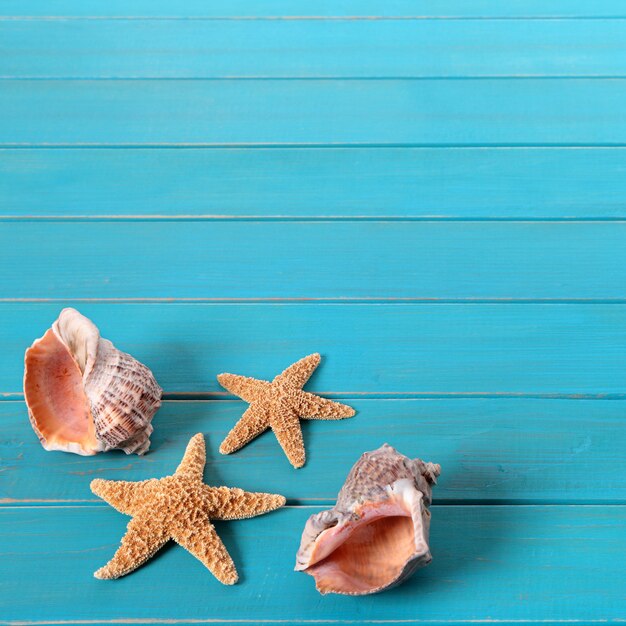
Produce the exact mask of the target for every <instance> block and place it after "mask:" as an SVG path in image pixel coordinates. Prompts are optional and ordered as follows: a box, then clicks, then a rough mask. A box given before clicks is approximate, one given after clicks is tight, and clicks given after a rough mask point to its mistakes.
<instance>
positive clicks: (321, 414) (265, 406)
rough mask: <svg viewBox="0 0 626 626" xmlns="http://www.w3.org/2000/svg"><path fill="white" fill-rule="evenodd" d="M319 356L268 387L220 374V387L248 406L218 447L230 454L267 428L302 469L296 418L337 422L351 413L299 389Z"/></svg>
mask: <svg viewBox="0 0 626 626" xmlns="http://www.w3.org/2000/svg"><path fill="white" fill-rule="evenodd" d="M320 360H321V357H320V355H319V354H317V353H316V354H310V355H309V356H307V357H304V358H303V359H300V360H299V361H297V362H296V363H294V364H293V365H290V366H289V367H288V368H287V369H286V370H285V371H284V372H283V373H282V374H279V375H278V376H276V378H274V380H273V381H272V382H271V383H270V382H267V381H266V380H257V379H256V378H248V377H246V376H237V375H235V374H220V375H219V376H218V377H217V380H218V381H219V382H220V385H222V387H225V388H226V389H228V391H230V392H232V393H234V394H235V395H237V396H239V397H240V398H242V399H244V400H245V401H246V402H249V403H250V406H249V407H248V409H247V410H246V412H245V413H244V414H243V415H242V417H241V419H240V420H239V421H238V422H237V423H236V424H235V426H234V427H233V429H232V430H231V431H230V433H228V436H227V437H226V439H224V441H223V442H222V445H221V446H220V452H221V453H222V454H230V453H231V452H235V451H236V450H239V448H242V447H243V446H245V445H246V444H247V443H248V442H250V441H252V439H254V438H255V437H257V436H258V435H260V434H261V433H262V432H264V431H265V430H267V429H268V428H271V429H272V430H273V431H274V434H275V435H276V439H278V443H280V445H281V447H282V449H283V450H284V451H285V454H286V455H287V458H288V459H289V461H290V463H291V464H292V465H293V466H294V467H302V466H303V465H304V461H305V458H306V455H305V452H304V441H303V439H302V429H301V428H300V418H301V417H302V418H305V419H324V420H338V419H342V418H344V417H352V416H353V415H354V409H353V408H352V407H349V406H347V405H345V404H340V403H339V402H333V401H332V400H327V399H326V398H321V397H320V396H316V395H315V394H312V393H308V392H307V391H303V389H302V387H304V384H305V383H306V381H307V380H309V378H310V377H311V374H312V373H313V372H314V371H315V368H316V367H317V366H318V365H319V363H320Z"/></svg>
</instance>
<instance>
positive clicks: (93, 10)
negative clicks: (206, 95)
mask: <svg viewBox="0 0 626 626" xmlns="http://www.w3.org/2000/svg"><path fill="white" fill-rule="evenodd" d="M0 15H3V16H7V17H16V16H22V17H26V18H31V17H34V16H40V17H41V16H43V17H46V16H51V17H63V18H65V17H110V16H113V17H131V18H135V17H179V18H189V17H204V18H231V17H232V18H248V19H256V18H261V19H263V18H268V17H276V18H280V17H289V16H291V17H309V18H316V17H334V16H338V17H365V18H372V17H378V18H380V17H391V18H393V17H403V18H406V17H415V18H429V19H439V18H448V19H449V18H499V17H506V18H524V17H568V18H579V17H596V18H598V17H610V18H619V17H626V12H625V11H624V5H623V4H622V3H621V2H619V1H618V0H599V1H598V2H595V3H594V4H593V7H590V6H589V3H588V2H584V1H582V0H546V1H541V0H511V1H510V2H506V3H503V2H498V1H497V0H477V1H476V2H471V3H468V2H465V1H464V0H439V1H438V2H437V3H433V2H425V1H424V0H418V1H417V2H416V1H415V0H390V1H388V2H380V0H315V1H314V2H311V1H310V0H267V1H266V2H263V3H262V4H259V3H258V2H256V1H255V0H233V1H232V2H228V3H226V2H204V1H203V0H186V1H185V2H180V3H175V4H172V3H171V2H169V1H168V0H158V1H152V0H134V2H132V3H129V2H125V1H124V0H111V1H110V2H106V3H102V2H100V1H99V0H84V1H82V2H77V1H76V0H56V1H55V2H50V1H49V0H25V1H23V0H4V1H3V2H2V5H0Z"/></svg>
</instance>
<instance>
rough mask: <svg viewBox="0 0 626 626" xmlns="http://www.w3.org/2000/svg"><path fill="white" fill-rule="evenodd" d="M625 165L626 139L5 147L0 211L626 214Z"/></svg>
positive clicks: (405, 215)
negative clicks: (374, 145) (613, 144)
mask: <svg viewBox="0 0 626 626" xmlns="http://www.w3.org/2000/svg"><path fill="white" fill-rule="evenodd" d="M624 172H626V149H624V148H588V149H570V148H495V149H493V148H439V149H437V148H381V149H376V150H367V149H361V148H332V149H329V150H325V149H319V148H288V149H280V148H254V149H238V148H187V149H180V148H175V149H169V148H154V149H150V150H144V149H141V148H129V149H125V150H101V149H89V148H74V149H65V148H61V149H55V150H48V149H45V148H43V149H38V148H33V149H29V150H12V149H0V216H11V217H14V218H20V217H31V216H36V217H63V216H72V217H76V216H81V217H102V216H112V217H120V216H141V217H151V216H167V217H170V218H180V217H183V216H194V217H195V216H204V217H209V216H213V217H216V216H223V217H256V218H268V217H269V218H303V217H307V218H314V219H315V218H332V217H341V218H372V217H378V218H387V219H389V218H419V219H422V218H426V219H501V220H506V219H624V218H626V200H625V198H626V176H624ZM103 173H104V174H103ZM242 181H245V184H242ZM607 189H610V190H611V192H610V193H607Z"/></svg>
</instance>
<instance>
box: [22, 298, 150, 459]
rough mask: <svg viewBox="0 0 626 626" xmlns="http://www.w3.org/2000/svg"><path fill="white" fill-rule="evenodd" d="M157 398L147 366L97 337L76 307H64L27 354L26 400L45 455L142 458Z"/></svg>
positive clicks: (25, 374) (97, 333)
mask: <svg viewBox="0 0 626 626" xmlns="http://www.w3.org/2000/svg"><path fill="white" fill-rule="evenodd" d="M161 394H162V390H161V387H159V385H158V384H157V382H156V380H155V379H154V376H153V375H152V372H151V371H150V370H149V369H148V368H147V367H146V366H145V365H142V364H141V363H139V361H137V360H136V359H134V358H133V357H131V356H130V355H128V354H126V353H124V352H121V351H120V350H118V349H117V348H115V346H114V345H113V344H112V343H111V342H110V341H108V340H106V339H102V337H100V332H99V331H98V329H97V327H96V326H95V325H94V324H93V323H92V322H91V321H90V320H89V319H87V318H86V317H84V316H83V315H81V314H80V313H79V312H78V311H76V310H75V309H71V308H67V309H63V311H61V314H60V315H59V318H58V319H57V320H56V322H55V323H54V324H53V325H52V328H51V329H49V330H48V331H47V332H46V333H45V335H44V336H43V337H41V338H40V339H37V340H36V341H35V342H34V343H33V345H32V346H31V347H30V348H28V349H27V350H26V355H25V358H24V395H25V398H26V405H27V407H28V414H29V418H30V422H31V425H32V427H33V429H34V430H35V432H36V433H37V436H38V437H39V440H40V441H41V444H42V445H43V447H44V448H45V449H46V450H63V451H66V452H74V453H76V454H83V455H89V454H95V453H97V452H105V451H107V450H110V449H113V448H119V449H122V450H124V451H125V452H126V453H127V454H131V453H133V452H134V453H137V454H144V453H145V452H146V451H147V450H148V448H149V447H150V435H151V434H152V430H153V429H152V424H151V421H152V418H153V416H154V414H155V413H156V411H157V409H158V408H159V407H160V406H161Z"/></svg>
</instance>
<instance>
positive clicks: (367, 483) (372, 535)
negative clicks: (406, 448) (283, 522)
mask: <svg viewBox="0 0 626 626" xmlns="http://www.w3.org/2000/svg"><path fill="white" fill-rule="evenodd" d="M440 472H441V468H440V466H439V465H437V464H434V463H425V462H424V461H422V460H421V459H409V458H408V457H406V456H404V455H402V454H400V453H398V452H397V451H396V450H395V449H394V448H392V447H391V446H389V445H387V444H384V445H383V446H381V447H380V448H378V450H374V451H373V452H366V453H365V454H363V455H362V456H361V458H360V459H359V460H358V461H357V463H356V464H355V465H354V467H353V468H352V469H351V470H350V473H349V474H348V477H347V479H346V481H345V483H344V486H343V487H342V489H341V491H340V492H339V495H338V497H337V503H336V505H335V506H334V507H333V508H332V509H329V510H327V511H322V512H321V513H318V514H316V515H312V516H311V517H310V518H309V519H308V521H307V523H306V526H305V528H304V531H303V533H302V540H301V543H300V549H299V551H298V554H297V557H296V570H297V571H305V572H306V573H308V574H310V575H312V576H313V577H314V578H315V582H316V587H317V589H318V591H320V592H321V593H341V594H347V595H364V594H370V593H376V592H379V591H383V590H385V589H388V588H390V587H392V586H395V585H397V584H399V583H401V582H403V581H404V580H405V579H406V578H407V577H408V576H409V575H410V574H411V573H413V572H414V571H415V570H416V569H417V568H418V567H422V566H424V565H427V564H428V563H430V561H431V554H430V548H429V545H428V541H429V529H430V510H429V507H430V504H431V501H432V486H433V485H434V484H435V483H436V479H437V477H438V476H439V474H440Z"/></svg>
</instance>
